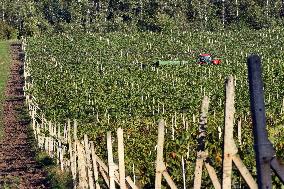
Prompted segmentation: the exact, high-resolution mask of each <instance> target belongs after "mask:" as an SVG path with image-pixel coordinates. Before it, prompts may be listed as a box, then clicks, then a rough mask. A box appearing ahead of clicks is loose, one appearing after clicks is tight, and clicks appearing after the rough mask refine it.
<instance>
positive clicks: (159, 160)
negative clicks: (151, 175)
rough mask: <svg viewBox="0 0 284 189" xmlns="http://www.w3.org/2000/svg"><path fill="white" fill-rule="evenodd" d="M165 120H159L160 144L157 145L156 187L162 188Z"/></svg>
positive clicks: (157, 188) (156, 188)
mask: <svg viewBox="0 0 284 189" xmlns="http://www.w3.org/2000/svg"><path fill="white" fill-rule="evenodd" d="M164 127H165V122H164V120H161V121H160V122H159V130H158V145H157V160H156V180H155V189H160V188H162V173H163V171H164V169H163V168H164V167H163V162H164V159H163V148H164V129H165V128H164Z"/></svg>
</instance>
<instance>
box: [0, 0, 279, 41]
mask: <svg viewBox="0 0 284 189" xmlns="http://www.w3.org/2000/svg"><path fill="white" fill-rule="evenodd" d="M283 5H284V0H136V1H134V0H0V6H1V7H0V38H13V37H19V36H23V35H28V36H31V35H40V34H41V33H45V32H63V31H66V30H69V31H70V29H71V30H73V29H82V30H84V31H89V32H111V31H117V30H119V31H132V30H140V31H153V32H161V31H163V30H169V29H178V30H188V29H199V30H210V31H214V30H223V29H240V28H244V27H245V28H253V29H262V28H269V27H275V26H282V23H283V18H284V6H283Z"/></svg>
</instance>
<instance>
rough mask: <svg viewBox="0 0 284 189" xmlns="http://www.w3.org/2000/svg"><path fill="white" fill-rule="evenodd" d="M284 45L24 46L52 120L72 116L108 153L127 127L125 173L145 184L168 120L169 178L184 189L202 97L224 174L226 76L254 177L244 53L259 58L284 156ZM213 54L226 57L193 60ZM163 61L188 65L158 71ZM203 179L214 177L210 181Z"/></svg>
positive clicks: (112, 38) (245, 40)
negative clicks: (111, 137) (161, 123)
mask: <svg viewBox="0 0 284 189" xmlns="http://www.w3.org/2000/svg"><path fill="white" fill-rule="evenodd" d="M283 42H284V31H283V30H282V29H275V30H259V31H253V30H247V31H240V32H223V33H214V32H198V33H197V32H190V31H189V32H173V33H160V34H155V33H146V32H145V33H133V34H124V33H108V34H103V35H100V34H64V35H60V36H53V37H49V36H45V37H41V38H31V39H29V41H28V47H27V56H28V57H29V59H28V62H29V63H30V68H31V75H32V80H33V86H34V87H33V88H32V89H31V92H32V94H33V95H34V96H35V98H36V99H37V102H38V103H39V106H40V108H41V109H42V110H43V112H44V113H45V115H46V116H47V117H48V118H49V119H50V120H55V121H56V122H59V123H62V124H64V123H65V122H66V120H67V118H70V119H77V120H78V121H79V123H80V124H79V127H78V132H79V137H82V136H83V134H88V136H89V138H90V139H91V140H93V141H95V142H96V143H97V144H98V145H97V149H96V150H97V153H98V154H100V155H101V156H103V157H105V158H104V159H106V151H105V150H104V147H105V144H106V140H105V136H106V132H107V131H115V129H116V128H118V127H122V128H123V129H124V131H125V140H126V141H125V144H126V147H125V148H126V149H125V150H126V152H125V154H126V160H125V161H126V165H127V170H128V171H129V174H130V175H131V174H132V166H133V164H135V167H136V169H135V170H136V171H135V175H136V177H137V179H138V180H139V181H140V182H141V183H142V185H145V186H149V187H152V184H153V178H154V176H155V174H154V173H155V172H154V171H155V166H154V164H155V158H156V153H155V146H156V142H157V122H158V120H159V119H160V118H163V119H165V120H166V122H167V126H166V129H167V133H166V137H165V138H166V142H165V156H164V157H165V161H166V163H167V165H168V168H169V170H168V171H169V172H170V175H171V176H172V177H173V179H174V181H175V182H176V183H177V184H178V186H180V187H181V186H182V176H181V175H182V173H181V159H182V157H185V161H186V164H187V167H186V169H187V170H186V171H187V177H186V182H187V185H189V186H192V184H193V173H194V162H195V159H196V145H197V135H198V117H199V115H198V114H199V110H200V108H199V107H200V104H201V100H202V98H203V96H204V95H209V96H210V105H209V115H208V133H207V135H208V137H207V140H208V141H207V143H206V147H207V148H208V150H209V154H210V157H211V158H212V164H213V166H214V167H215V168H216V169H217V174H218V175H219V177H221V176H220V173H221V163H222V162H221V161H220V159H221V156H222V140H220V139H219V138H218V136H219V133H218V127H219V128H220V129H222V128H223V125H224V124H223V120H224V98H225V97H224V82H225V79H226V77H227V76H229V75H234V76H235V79H236V116H235V117H236V121H235V122H236V123H237V120H240V119H241V120H242V137H243V138H242V140H243V144H242V149H241V150H240V156H241V158H242V159H243V160H244V163H245V164H246V165H247V166H248V168H249V170H251V171H252V174H253V175H255V174H256V169H255V166H254V165H255V161H254V151H253V141H252V138H253V137H252V124H251V117H250V109H249V91H248V84H247V67H246V58H247V56H248V55H249V54H251V53H257V54H259V55H260V56H261V57H262V60H263V72H264V75H263V79H264V83H265V99H266V109H267V116H268V122H267V123H268V127H269V136H270V138H271V140H272V142H273V143H274V145H275V147H276V150H277V153H278V155H280V156H281V157H284V154H283V152H284V151H283V147H284V146H283V137H279V136H280V135H281V132H282V131H283V127H282V125H283V120H284V119H283V118H284V116H283V114H282V113H283V107H282V102H283V97H284V90H283V89H284V86H283V84H282V83H283V80H284V70H283V69H284V64H283V63H282V62H283V61H284V58H283V52H282V50H283V49H282V44H283ZM208 52H209V53H213V54H214V55H216V56H217V57H218V58H221V59H222V64H221V65H220V66H200V65H197V64H196V61H197V60H196V57H197V56H198V54H200V53H208ZM157 60H186V61H189V63H188V64H184V65H181V66H164V67H163V66H162V67H159V68H155V67H152V66H151V64H152V63H155V62H156V61H157ZM143 65H147V66H146V67H144V66H143ZM194 118H195V119H194ZM194 120H195V121H194ZM62 128H63V126H62ZM133 149H135V150H133ZM173 154H174V155H173ZM132 176H133V175H132ZM205 185H206V186H209V185H210V182H209V181H208V180H207V181H205Z"/></svg>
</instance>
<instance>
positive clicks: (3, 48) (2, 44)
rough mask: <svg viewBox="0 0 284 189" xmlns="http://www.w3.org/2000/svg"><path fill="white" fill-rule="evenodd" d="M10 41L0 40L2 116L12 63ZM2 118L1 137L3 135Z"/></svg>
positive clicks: (0, 115)
mask: <svg viewBox="0 0 284 189" xmlns="http://www.w3.org/2000/svg"><path fill="white" fill-rule="evenodd" d="M10 61H11V59H10V55H9V43H8V42H7V41H0V111H1V112H0V117H2V116H3V115H2V112H3V108H2V103H3V100H4V88H5V85H6V81H7V78H8V74H9V65H10ZM1 121H2V119H0V138H1V136H2V122H1Z"/></svg>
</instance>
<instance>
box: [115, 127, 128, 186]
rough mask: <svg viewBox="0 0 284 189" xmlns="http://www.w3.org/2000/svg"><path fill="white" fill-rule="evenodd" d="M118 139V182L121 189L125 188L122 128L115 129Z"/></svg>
mask: <svg viewBox="0 0 284 189" xmlns="http://www.w3.org/2000/svg"><path fill="white" fill-rule="evenodd" d="M117 141H118V168H119V183H120V188H121V189H126V184H125V165H124V144H123V130H122V129H121V128H118V129H117Z"/></svg>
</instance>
